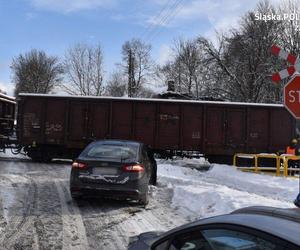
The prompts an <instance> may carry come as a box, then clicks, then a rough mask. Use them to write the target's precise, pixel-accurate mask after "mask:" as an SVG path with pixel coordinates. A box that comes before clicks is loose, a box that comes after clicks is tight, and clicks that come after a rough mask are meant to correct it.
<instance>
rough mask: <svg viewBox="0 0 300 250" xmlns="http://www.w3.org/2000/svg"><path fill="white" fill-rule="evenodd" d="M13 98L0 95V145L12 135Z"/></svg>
mask: <svg viewBox="0 0 300 250" xmlns="http://www.w3.org/2000/svg"><path fill="white" fill-rule="evenodd" d="M15 106H16V102H15V98H14V97H10V96H7V95H4V94H1V93H0V144H1V142H3V140H6V138H7V136H9V135H11V134H12V133H13V128H14V121H15Z"/></svg>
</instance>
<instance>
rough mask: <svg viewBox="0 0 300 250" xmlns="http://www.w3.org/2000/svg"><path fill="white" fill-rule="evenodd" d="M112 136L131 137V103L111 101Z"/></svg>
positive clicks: (116, 137)
mask: <svg viewBox="0 0 300 250" xmlns="http://www.w3.org/2000/svg"><path fill="white" fill-rule="evenodd" d="M111 126H112V138H115V139H123V140H128V139H131V138H132V131H133V129H132V103H130V102H124V101H120V102H112V124H111Z"/></svg>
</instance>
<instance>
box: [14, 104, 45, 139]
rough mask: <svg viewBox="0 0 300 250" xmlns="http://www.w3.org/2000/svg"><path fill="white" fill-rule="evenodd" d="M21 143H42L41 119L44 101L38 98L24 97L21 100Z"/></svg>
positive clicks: (43, 113) (42, 117)
mask: <svg viewBox="0 0 300 250" xmlns="http://www.w3.org/2000/svg"><path fill="white" fill-rule="evenodd" d="M20 106H21V107H22V112H20V114H23V116H22V118H23V119H22V121H21V122H20V123H21V124H22V125H21V126H22V127H21V131H22V143H24V144H27V143H32V142H33V141H35V142H36V143H43V139H44V133H43V119H44V115H45V112H44V106H45V101H43V100H42V99H39V98H26V99H25V100H24V101H22V105H20Z"/></svg>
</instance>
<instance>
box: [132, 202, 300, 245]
mask: <svg viewBox="0 0 300 250" xmlns="http://www.w3.org/2000/svg"><path fill="white" fill-rule="evenodd" d="M129 249H130V250H137V249H139V250H140V249H143V250H146V249H152V250H179V249H189V250H195V249H197V250H215V249H218V250H225V249H226V250H231V249H234V250H237V249H243V250H269V249H300V209H299V208H290V209H280V208H274V207H248V208H243V209H239V210H237V211H234V212H232V213H231V214H227V215H221V216H216V217H211V218H207V219H202V220H198V221H196V222H193V223H189V224H186V225H183V226H180V227H178V228H175V229H173V230H171V231H169V232H166V233H161V232H148V233H143V234H141V235H139V236H137V237H133V238H131V243H130V244H129Z"/></svg>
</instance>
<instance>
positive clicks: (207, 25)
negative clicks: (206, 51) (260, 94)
mask: <svg viewBox="0 0 300 250" xmlns="http://www.w3.org/2000/svg"><path fill="white" fill-rule="evenodd" d="M257 2H258V1H257V0H253V1H247V0H131V1H130V0H0V18H1V20H0V31H1V34H2V35H1V38H0V88H1V89H4V90H6V91H7V92H8V93H9V94H12V89H13V83H12V77H11V71H10V68H9V66H10V64H11V61H12V58H13V57H15V56H17V55H19V54H20V53H24V52H27V51H29V50H30V49H33V48H35V49H41V50H44V51H46V53H47V54H49V55H55V56H60V57H61V56H63V55H64V53H65V50H66V49H67V48H68V47H69V46H71V45H72V44H75V43H77V42H87V43H91V44H97V43H100V44H101V45H102V47H103V51H104V63H105V69H106V72H107V74H108V73H109V72H110V71H112V70H113V69H114V66H115V64H116V63H118V62H120V60H121V54H120V53H121V47H122V44H123V43H124V42H125V41H126V40H130V39H131V38H133V37H135V38H140V39H142V40H144V41H146V42H150V43H151V44H152V48H153V50H152V55H153V58H154V59H155V60H156V62H157V63H163V62H165V61H166V60H167V59H168V57H169V53H170V46H171V45H172V42H173V41H174V39H175V38H178V37H182V38H193V37H196V36H198V35H203V36H207V37H210V38H213V36H214V31H215V30H224V29H228V28H230V27H232V26H235V25H236V23H237V21H238V20H239V18H240V16H241V15H242V14H243V13H245V12H246V11H247V10H250V9H253V8H254V7H255V5H256V3H257Z"/></svg>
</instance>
